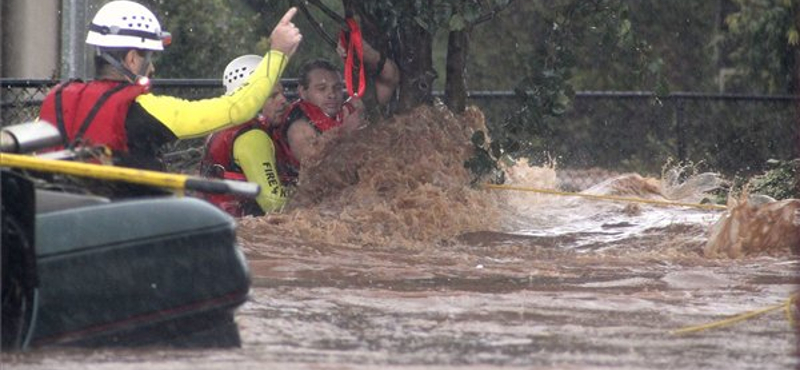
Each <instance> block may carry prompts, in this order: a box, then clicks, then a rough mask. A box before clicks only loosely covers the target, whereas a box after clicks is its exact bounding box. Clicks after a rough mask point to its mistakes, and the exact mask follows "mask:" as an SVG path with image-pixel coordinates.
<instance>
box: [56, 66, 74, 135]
mask: <svg viewBox="0 0 800 370" xmlns="http://www.w3.org/2000/svg"><path fill="white" fill-rule="evenodd" d="M71 83H72V81H69V82H66V83H64V84H62V85H61V86H59V87H58V89H57V90H56V98H55V99H56V101H55V103H56V108H55V109H56V126H57V127H58V132H59V133H60V134H61V144H62V145H63V146H64V147H65V148H66V147H67V144H69V138H67V128H66V127H65V126H64V112H63V109H62V107H63V105H64V104H63V102H62V100H63V99H62V98H61V92H62V91H63V90H64V88H65V87H67V85H69V84H71Z"/></svg>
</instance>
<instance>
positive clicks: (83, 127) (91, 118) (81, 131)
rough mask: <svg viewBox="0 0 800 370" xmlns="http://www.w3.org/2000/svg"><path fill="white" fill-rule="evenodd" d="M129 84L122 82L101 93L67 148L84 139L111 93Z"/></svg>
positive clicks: (71, 147)
mask: <svg viewBox="0 0 800 370" xmlns="http://www.w3.org/2000/svg"><path fill="white" fill-rule="evenodd" d="M128 86H129V84H126V83H121V84H119V85H117V86H116V87H114V88H113V89H110V90H108V91H106V92H104V93H103V95H101V96H100V98H99V99H97V103H95V104H94V106H93V107H92V110H90V111H89V114H88V115H87V116H86V119H84V120H83V123H82V124H81V127H80V129H78V132H77V133H76V134H75V138H74V139H73V140H72V142H71V143H69V146H68V148H67V149H73V147H74V145H75V144H77V143H79V142H80V141H81V139H83V135H84V134H85V133H86V130H88V129H89V126H91V125H92V121H94V117H95V116H96V115H97V112H99V111H100V108H101V107H102V106H103V104H105V102H106V101H107V100H108V98H110V97H111V95H114V94H115V93H117V92H119V91H121V90H122V89H124V88H126V87H128Z"/></svg>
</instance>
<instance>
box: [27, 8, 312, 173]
mask: <svg viewBox="0 0 800 370" xmlns="http://www.w3.org/2000/svg"><path fill="white" fill-rule="evenodd" d="M296 11H297V10H296V8H291V9H289V11H287V12H286V14H285V15H284V16H283V18H282V19H281V20H280V22H278V24H277V26H275V28H274V29H273V31H272V34H271V36H270V39H271V50H270V51H268V52H267V53H266V54H265V55H264V56H263V58H262V60H261V61H260V63H258V65H256V66H255V67H254V69H253V71H252V73H251V74H249V76H248V77H247V78H246V79H245V80H244V81H243V83H242V86H241V88H239V89H236V90H235V91H233V92H232V93H231V94H226V95H223V96H219V97H216V98H212V99H204V100H197V101H189V100H184V99H181V98H177V97H172V96H163V95H158V96H157V95H154V94H152V93H150V91H149V82H148V76H149V75H151V74H152V73H153V71H154V66H153V63H152V60H151V56H152V53H154V52H159V51H161V50H163V49H164V46H165V45H166V44H168V43H169V41H170V36H169V33H167V32H165V31H164V30H162V29H161V24H160V23H159V21H158V19H157V18H156V16H155V15H154V14H153V13H152V12H151V11H150V10H148V9H147V8H146V7H144V6H143V5H141V4H138V3H135V2H132V1H123V0H118V1H112V2H109V3H107V4H105V5H104V6H103V7H102V8H100V10H99V11H98V12H97V14H96V15H95V16H94V18H93V19H92V23H91V25H90V26H89V30H88V34H87V37H86V43H87V44H89V45H93V46H95V48H96V54H95V55H96V58H95V60H96V76H95V79H94V80H92V81H91V82H83V81H70V82H66V83H63V84H60V85H58V86H56V87H55V88H54V89H53V90H52V91H51V92H50V93H49V94H48V95H47V97H46V98H45V100H44V102H43V104H42V107H41V112H40V116H39V118H40V119H41V120H44V121H47V122H49V123H51V124H53V125H54V126H56V127H58V129H59V130H60V132H61V136H62V146H63V147H65V148H74V147H77V146H84V145H92V146H105V147H107V148H108V149H110V150H111V151H112V153H113V157H112V158H113V161H114V164H116V165H120V166H128V167H136V168H145V169H155V170H164V169H165V167H164V165H163V162H162V161H161V158H160V155H159V151H160V148H161V147H162V146H163V145H164V144H166V143H169V142H173V141H175V140H178V139H187V138H194V137H202V136H205V135H207V134H210V133H212V132H216V131H220V130H223V129H225V128H228V127H232V126H236V125H239V124H242V123H245V122H247V121H249V120H250V119H252V118H253V117H254V116H256V114H257V113H258V112H259V111H260V110H261V109H262V107H263V105H264V102H265V101H266V100H267V98H268V97H269V95H270V92H271V91H273V88H274V87H275V85H276V83H278V81H279V79H280V76H281V74H282V72H283V70H284V68H285V67H286V64H287V62H288V60H289V58H290V57H291V56H292V54H294V52H295V50H296V49H297V47H298V45H299V44H300V41H301V39H302V35H301V33H300V31H299V30H298V29H297V27H295V26H294V24H293V23H292V22H291V20H292V17H294V15H295V13H296ZM54 149H58V148H54Z"/></svg>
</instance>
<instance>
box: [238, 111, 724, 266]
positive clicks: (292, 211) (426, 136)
mask: <svg viewBox="0 0 800 370" xmlns="http://www.w3.org/2000/svg"><path fill="white" fill-rule="evenodd" d="M476 130H483V131H486V127H485V122H484V118H483V115H482V113H481V112H480V111H479V110H477V109H475V108H470V109H468V110H467V111H466V112H465V113H464V114H463V115H460V116H456V115H454V114H452V113H451V112H449V111H448V110H446V109H444V108H441V107H427V106H426V107H420V108H418V109H417V110H415V111H413V112H411V113H409V114H406V115H402V116H397V117H395V118H393V119H392V120H391V121H388V122H385V123H383V124H380V125H372V126H369V127H367V128H365V129H362V130H360V131H357V132H355V133H354V134H352V135H351V136H343V137H340V138H336V139H335V140H330V141H329V142H328V143H327V145H325V146H324V148H323V149H322V150H321V151H320V152H319V155H318V156H315V157H314V158H313V159H312V160H311V161H309V163H307V164H306V169H305V170H304V172H303V174H302V175H301V179H300V182H299V185H298V188H297V191H296V194H295V196H294V198H293V199H292V201H291V202H290V204H289V205H288V207H287V209H286V210H285V212H284V213H281V214H272V215H268V216H266V217H263V218H245V219H242V220H241V221H240V229H241V231H240V234H242V235H244V238H245V239H246V240H247V239H252V238H254V237H258V235H264V234H269V235H276V236H280V237H281V238H294V240H300V241H307V242H312V243H332V244H338V245H347V246H349V247H351V248H361V247H365V246H367V247H370V248H386V249H390V250H391V249H395V248H411V249H416V250H419V249H425V248H432V247H433V248H436V247H437V246H443V245H452V244H453V243H457V242H458V240H457V239H458V238H459V236H462V235H465V234H469V233H475V232H482V231H496V232H503V233H513V234H518V235H526V236H536V237H550V238H557V239H558V240H559V241H558V242H556V243H555V244H557V245H558V246H559V247H561V248H563V249H567V250H569V249H572V250H577V251H604V252H609V251H612V250H614V249H620V248H628V249H630V247H631V245H636V244H637V243H636V242H635V240H636V239H637V238H638V239H640V240H647V239H646V238H647V237H648V235H658V234H659V233H663V232H667V233H668V234H670V235H673V236H680V237H677V238H676V237H672V238H666V240H661V241H660V242H661V243H665V244H664V245H663V246H662V247H661V248H658V247H655V248H654V246H653V245H652V244H648V245H647V246H648V247H647V248H644V247H642V248H640V249H643V250H646V251H647V253H656V254H658V253H663V254H678V255H687V254H688V255H700V254H702V244H703V242H704V241H705V240H706V239H707V235H706V234H707V230H708V229H709V228H710V226H711V225H712V224H713V223H714V221H715V220H716V219H717V218H719V217H720V214H719V212H709V211H702V210H695V209H687V208H665V207H655V206H649V205H641V204H637V203H636V202H630V203H619V202H608V201H596V200H585V199H580V198H576V197H569V196H560V197H558V196H552V195H543V194H531V193H520V192H510V191H506V192H503V191H492V190H485V189H480V188H475V187H471V186H469V183H470V180H471V179H472V177H471V175H470V173H469V172H468V170H467V169H466V168H465V167H464V161H465V160H467V159H468V158H470V156H471V155H472V150H473V149H472V144H471V142H470V140H469V139H470V137H471V135H472V133H474V132H475V131H476ZM554 167H555V166H554V165H551V166H544V167H536V166H530V165H529V164H528V163H527V162H526V161H524V160H521V161H519V162H517V163H516V164H514V165H511V166H508V167H506V168H504V172H505V173H506V175H507V182H508V183H509V184H511V185H515V186H529V187H534V188H547V189H554V188H556V186H557V184H558V180H557V176H556V175H557V172H558V171H557V170H556V169H555V168H554ZM682 171H683V169H682V168H674V169H670V170H668V171H666V172H665V174H664V178H663V179H661V180H659V179H655V178H645V177H642V176H640V175H638V174H623V175H618V176H616V177H613V178H610V179H608V180H606V181H604V182H601V183H599V184H597V185H595V186H593V187H591V188H589V189H587V190H585V191H583V193H584V194H597V195H600V194H606V195H618V196H627V197H635V198H642V199H658V200H665V201H680V202H685V203H696V202H698V201H699V200H701V199H703V198H705V197H707V192H708V191H711V190H714V189H716V188H717V187H719V186H720V184H721V183H722V180H720V178H719V176H717V175H716V174H713V173H701V174H698V175H694V176H689V177H688V178H686V179H685V180H683V181H681V180H680V179H681V178H682V176H681V175H682ZM654 238H655V237H654ZM662 239H663V238H662ZM245 244H248V243H245ZM706 249H708V248H706ZM254 252H257V251H254ZM627 253H631V251H630V250H628V251H627Z"/></svg>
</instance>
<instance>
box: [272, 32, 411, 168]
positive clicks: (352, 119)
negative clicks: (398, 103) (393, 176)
mask: <svg viewBox="0 0 800 370" xmlns="http://www.w3.org/2000/svg"><path fill="white" fill-rule="evenodd" d="M342 50H343V49H341V48H340V49H339V52H340V55H341V53H342ZM363 55H364V64H365V65H366V66H367V67H368V68H367V70H368V71H372V73H373V74H374V81H375V85H374V93H375V98H376V101H377V103H378V104H379V105H384V104H386V103H388V102H389V100H390V99H391V98H392V95H393V94H394V90H395V88H396V87H397V84H398V83H399V81H400V72H399V69H398V68H397V65H396V64H395V63H394V62H393V61H392V60H389V59H386V58H385V57H384V56H383V55H382V54H381V53H379V52H378V51H376V50H375V49H373V48H372V47H371V46H370V45H369V44H368V43H366V42H364V43H363ZM297 90H298V95H299V99H298V100H297V101H295V102H293V103H292V105H291V106H290V107H289V108H288V109H287V113H286V116H285V118H284V120H283V123H282V125H281V126H279V127H277V128H275V129H274V130H273V132H272V138H273V140H274V141H275V143H276V146H277V147H278V151H277V160H278V165H279V168H280V171H281V173H282V174H283V175H285V176H286V178H287V179H288V182H289V183H290V184H291V183H295V182H296V181H297V177H298V175H299V171H300V168H301V164H302V163H303V162H305V161H306V160H307V159H308V158H309V157H310V156H311V155H312V154H313V153H314V152H315V151H316V150H317V148H315V147H316V146H317V144H318V141H319V139H320V137H321V136H322V134H323V133H325V132H327V131H329V130H331V129H334V128H340V129H341V130H342V132H343V133H344V134H349V133H350V132H352V131H354V130H356V129H358V128H359V127H361V125H362V123H363V121H364V118H363V117H362V113H363V111H364V105H363V103H362V101H361V99H360V97H351V99H349V100H348V101H345V94H344V92H343V90H344V83H343V81H342V75H341V73H340V72H339V71H338V70H337V69H336V67H334V66H333V64H332V63H330V62H328V61H326V60H322V59H318V60H312V61H310V62H307V63H305V64H304V65H303V67H302V68H301V69H300V80H299V84H298V88H297Z"/></svg>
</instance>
